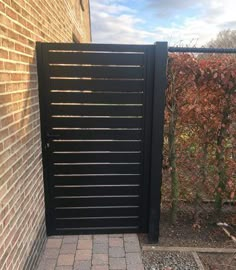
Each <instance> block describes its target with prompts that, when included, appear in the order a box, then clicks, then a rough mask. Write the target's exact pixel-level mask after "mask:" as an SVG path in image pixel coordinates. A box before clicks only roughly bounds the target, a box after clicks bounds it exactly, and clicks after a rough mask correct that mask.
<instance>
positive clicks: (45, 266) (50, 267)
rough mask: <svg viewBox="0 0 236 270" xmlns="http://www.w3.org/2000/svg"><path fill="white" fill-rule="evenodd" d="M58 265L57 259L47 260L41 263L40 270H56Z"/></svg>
mask: <svg viewBox="0 0 236 270" xmlns="http://www.w3.org/2000/svg"><path fill="white" fill-rule="evenodd" d="M56 263H57V260H55V259H45V260H43V261H41V262H40V264H39V269H42V270H54V269H55V266H56Z"/></svg>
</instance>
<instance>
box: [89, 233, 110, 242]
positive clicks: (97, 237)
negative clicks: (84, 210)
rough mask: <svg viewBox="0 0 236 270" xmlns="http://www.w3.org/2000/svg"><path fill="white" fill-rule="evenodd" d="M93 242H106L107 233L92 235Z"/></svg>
mask: <svg viewBox="0 0 236 270" xmlns="http://www.w3.org/2000/svg"><path fill="white" fill-rule="evenodd" d="M93 242H94V243H96V244H103V243H108V235H107V234H99V235H94V236H93Z"/></svg>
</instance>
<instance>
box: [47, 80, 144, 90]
mask: <svg viewBox="0 0 236 270" xmlns="http://www.w3.org/2000/svg"><path fill="white" fill-rule="evenodd" d="M49 83H50V89H51V90H90V91H104V92H107V91H109V92H110V91H124V92H142V91H143V89H144V82H143V81H139V80H77V79H76V80H68V79H60V80H59V79H51V80H50V81H49Z"/></svg>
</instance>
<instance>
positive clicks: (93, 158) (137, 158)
mask: <svg viewBox="0 0 236 270" xmlns="http://www.w3.org/2000/svg"><path fill="white" fill-rule="evenodd" d="M141 161H142V154H141V153H54V154H53V155H52V162H80V163H86V162H117V163H124V162H141Z"/></svg>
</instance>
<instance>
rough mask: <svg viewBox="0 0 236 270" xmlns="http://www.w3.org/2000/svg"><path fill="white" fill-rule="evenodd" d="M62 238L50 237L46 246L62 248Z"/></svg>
mask: <svg viewBox="0 0 236 270" xmlns="http://www.w3.org/2000/svg"><path fill="white" fill-rule="evenodd" d="M61 243H62V239H54V238H49V239H48V241H47V244H46V248H54V249H55V248H60V247H61Z"/></svg>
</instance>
